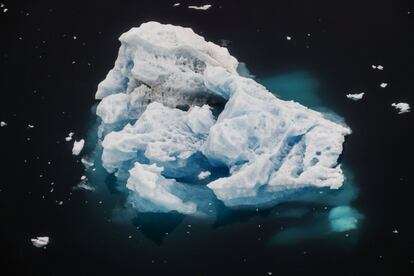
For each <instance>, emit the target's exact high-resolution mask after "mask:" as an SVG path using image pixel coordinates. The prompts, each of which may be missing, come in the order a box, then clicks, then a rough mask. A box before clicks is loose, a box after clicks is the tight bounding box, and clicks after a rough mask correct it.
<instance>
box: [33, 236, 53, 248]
mask: <svg viewBox="0 0 414 276" xmlns="http://www.w3.org/2000/svg"><path fill="white" fill-rule="evenodd" d="M30 241H31V242H32V244H33V246H34V247H37V248H41V247H45V246H46V245H48V244H49V237H37V238H33V239H30Z"/></svg>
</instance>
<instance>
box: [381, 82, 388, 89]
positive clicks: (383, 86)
mask: <svg viewBox="0 0 414 276" xmlns="http://www.w3.org/2000/svg"><path fill="white" fill-rule="evenodd" d="M380 86H381V88H385V87H387V86H388V83H386V82H383V83H381V84H380Z"/></svg>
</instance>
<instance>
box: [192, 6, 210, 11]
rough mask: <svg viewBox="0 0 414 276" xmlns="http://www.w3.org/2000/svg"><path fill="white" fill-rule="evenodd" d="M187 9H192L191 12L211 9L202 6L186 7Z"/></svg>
mask: <svg viewBox="0 0 414 276" xmlns="http://www.w3.org/2000/svg"><path fill="white" fill-rule="evenodd" d="M188 8H189V9H193V10H204V11H206V10H208V9H209V8H211V5H203V6H188Z"/></svg>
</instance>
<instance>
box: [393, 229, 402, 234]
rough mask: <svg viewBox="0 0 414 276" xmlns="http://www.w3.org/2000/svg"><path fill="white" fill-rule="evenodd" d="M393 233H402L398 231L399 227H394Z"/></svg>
mask: <svg viewBox="0 0 414 276" xmlns="http://www.w3.org/2000/svg"><path fill="white" fill-rule="evenodd" d="M392 233H393V234H398V233H400V232H399V231H398V229H394V230H392Z"/></svg>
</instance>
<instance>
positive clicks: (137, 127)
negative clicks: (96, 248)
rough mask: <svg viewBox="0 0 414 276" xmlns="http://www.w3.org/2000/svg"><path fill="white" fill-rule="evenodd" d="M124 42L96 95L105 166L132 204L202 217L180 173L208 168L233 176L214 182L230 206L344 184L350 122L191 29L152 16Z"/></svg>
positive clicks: (212, 186) (262, 202) (123, 38)
mask: <svg viewBox="0 0 414 276" xmlns="http://www.w3.org/2000/svg"><path fill="white" fill-rule="evenodd" d="M120 41H121V48H120V50H119V54H118V58H117V60H116V62H115V66H114V68H113V69H112V70H111V71H110V72H109V73H108V75H107V77H106V79H105V80H103V81H102V82H101V83H100V84H99V86H98V90H97V92H96V96H95V97H96V98H97V99H100V100H101V102H100V103H99V106H98V110H97V114H98V116H100V117H101V119H102V128H104V129H109V130H108V131H107V133H105V132H104V137H103V141H102V147H103V154H102V163H103V166H104V168H105V169H106V170H107V171H108V172H117V175H119V176H126V177H127V178H128V179H127V188H128V189H129V190H130V197H132V199H131V200H130V201H131V202H132V203H133V204H134V205H135V206H139V207H138V208H139V209H140V210H145V211H152V212H169V211H177V212H180V213H184V214H194V213H196V211H197V208H198V204H197V203H196V202H193V201H191V200H190V198H191V197H189V195H188V193H189V189H193V186H191V185H188V184H184V183H181V182H179V181H177V180H175V179H185V178H186V177H189V178H194V177H198V176H199V174H200V172H205V171H209V172H210V173H211V174H212V175H213V174H215V173H217V171H220V170H221V171H224V172H226V173H224V174H220V175H217V176H218V177H214V178H213V177H212V179H214V180H213V181H211V182H210V183H209V184H208V185H207V187H208V188H210V189H212V190H213V192H214V194H215V195H216V197H217V198H218V199H220V200H222V201H223V202H224V204H225V205H227V206H229V207H237V206H245V207H246V206H247V207H248V206H250V207H252V208H256V207H257V206H258V205H269V204H273V203H274V202H276V201H283V200H287V199H288V198H289V197H290V196H292V195H294V194H296V193H297V192H299V191H301V190H303V189H305V188H308V187H313V188H319V187H326V188H331V189H337V188H339V187H341V185H342V183H343V181H344V175H343V172H342V169H341V166H340V165H339V164H338V157H339V156H340V154H341V153H342V144H343V142H344V136H346V135H348V134H350V133H351V131H350V129H349V128H348V127H346V126H343V125H340V124H338V123H335V122H332V121H330V120H328V119H326V118H325V117H324V116H323V114H321V113H319V112H316V111H313V110H310V109H308V108H306V107H304V106H302V105H300V104H298V103H296V102H293V101H283V100H280V99H278V98H277V97H275V96H274V95H273V94H272V93H270V92H269V91H268V90H266V88H265V87H263V86H262V85H260V84H258V83H256V82H255V81H254V80H253V79H250V78H245V77H242V76H240V75H239V74H238V73H237V67H238V66H239V63H238V61H237V60H236V59H235V58H234V57H232V56H231V55H230V54H229V52H228V50H227V49H226V48H224V47H220V46H218V45H215V44H214V43H211V42H207V41H205V40H204V38H203V37H201V36H199V35H197V34H195V33H194V32H193V31H192V30H191V29H190V28H183V27H178V26H173V25H163V24H160V23H157V22H148V23H144V24H142V25H141V26H140V27H139V28H132V29H131V30H130V31H128V32H126V33H124V34H123V35H122V36H121V37H120ZM224 104H225V106H224V109H223V107H222V106H223V105H224ZM213 111H217V112H213ZM114 127H115V129H116V131H113V129H114ZM204 188H205V187H204Z"/></svg>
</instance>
